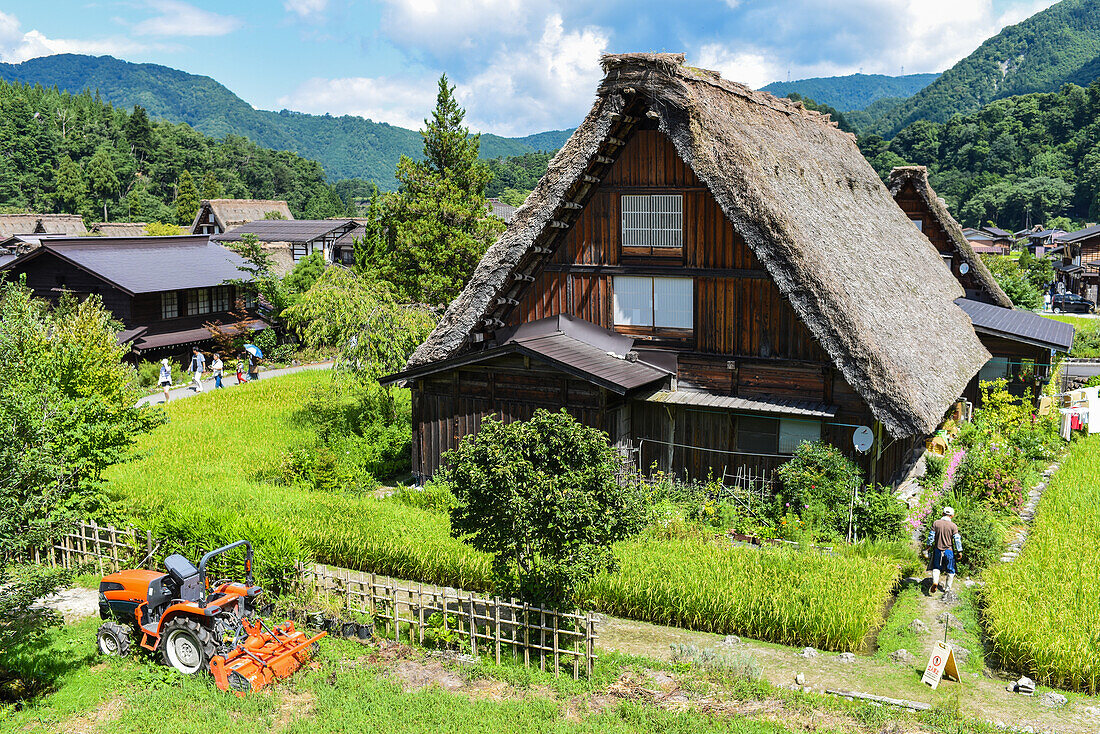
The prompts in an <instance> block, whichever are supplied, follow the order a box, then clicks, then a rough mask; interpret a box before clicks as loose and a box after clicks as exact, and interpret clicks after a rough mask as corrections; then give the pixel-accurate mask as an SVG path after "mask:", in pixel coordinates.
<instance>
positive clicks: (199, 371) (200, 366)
mask: <svg viewBox="0 0 1100 734" xmlns="http://www.w3.org/2000/svg"><path fill="white" fill-rule="evenodd" d="M191 372H192V375H193V377H192V379H191V387H192V388H194V390H195V392H202V375H203V373H204V372H206V357H205V356H203V353H202V352H200V351H199V348H198V347H191Z"/></svg>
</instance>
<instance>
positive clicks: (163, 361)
mask: <svg viewBox="0 0 1100 734" xmlns="http://www.w3.org/2000/svg"><path fill="white" fill-rule="evenodd" d="M160 363H161V364H162V365H164V366H165V367H167V366H168V358H167V357H165V358H164V359H162V360H161V361H160Z"/></svg>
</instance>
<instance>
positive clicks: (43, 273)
mask: <svg viewBox="0 0 1100 734" xmlns="http://www.w3.org/2000/svg"><path fill="white" fill-rule="evenodd" d="M8 272H9V273H10V274H11V277H12V279H13V280H15V279H18V276H19V275H20V274H23V273H25V274H26V276H27V286H28V287H29V288H31V290H33V291H34V295H36V296H37V297H39V298H44V299H47V300H50V301H53V302H55V303H56V302H57V300H58V299H59V298H60V297H61V289H66V290H69V291H71V292H72V293H73V294H74V295H76V296H77V297H78V298H81V297H84V296H87V295H90V294H97V295H99V296H100V297H101V298H102V299H103V305H104V306H105V307H106V308H107V309H108V310H109V311H110V312H111V313H113V314H114V315H115V318H116V319H118V320H119V321H121V322H122V323H123V325H124V326H126V327H127V328H129V327H131V326H133V325H134V317H133V313H132V308H131V298H130V295H129V294H128V293H126V292H125V291H121V290H119V289H118V288H115V287H114V286H112V285H110V284H109V283H107V282H106V281H103V280H101V279H99V278H97V277H95V276H94V275H91V274H89V273H88V272H86V271H84V270H81V269H80V268H78V267H76V266H75V265H72V264H70V263H69V262H66V261H65V260H62V259H61V258H59V257H57V256H56V255H54V254H53V253H51V252H48V251H45V252H42V253H41V254H40V255H38V256H37V257H35V258H34V259H32V260H28V261H27V262H25V263H23V265H21V266H19V267H18V268H16V269H14V270H10V271H8ZM138 323H139V324H140V322H138Z"/></svg>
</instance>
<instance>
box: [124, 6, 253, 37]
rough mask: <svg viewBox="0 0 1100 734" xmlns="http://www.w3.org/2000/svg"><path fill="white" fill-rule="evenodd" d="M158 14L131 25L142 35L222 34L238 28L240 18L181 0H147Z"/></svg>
mask: <svg viewBox="0 0 1100 734" xmlns="http://www.w3.org/2000/svg"><path fill="white" fill-rule="evenodd" d="M146 5H148V6H149V7H150V8H152V9H154V10H156V11H157V12H158V13H159V14H158V15H154V16H153V17H152V18H147V19H146V20H143V21H141V22H140V23H137V24H136V25H134V28H133V31H134V33H136V34H138V35H142V36H168V37H178V36H224V35H226V34H227V33H232V32H233V31H235V30H237V29H238V28H240V27H241V26H242V25H243V23H242V22H241V20H240V18H236V17H233V16H231V15H220V14H218V13H213V12H211V11H209V10H203V9H202V8H197V7H195V6H194V5H191V4H190V3H185V2H181V0H146Z"/></svg>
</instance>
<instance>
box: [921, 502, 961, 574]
mask: <svg viewBox="0 0 1100 734" xmlns="http://www.w3.org/2000/svg"><path fill="white" fill-rule="evenodd" d="M952 543H954V546H955V550H954V551H952V550H951V545H952ZM928 545H929V555H930V556H931V558H930V560H931V564H930V568H931V569H932V588H931V593H933V594H935V593H936V590H937V589H938V588H939V585H940V571H941V570H943V568H944V567H945V566H946V570H947V583H945V584H944V585H943V590H944V592H948V591H951V582H952V581H954V580H955V553H956V552H957V553H962V549H963V546H962V536H961V535H959V526H958V525H956V524H955V509H954V508H952V507H945V508H943V517H941V518H940V519H939V520H936V522H934V523H932V528H931V529H930V530H929V531H928Z"/></svg>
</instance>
